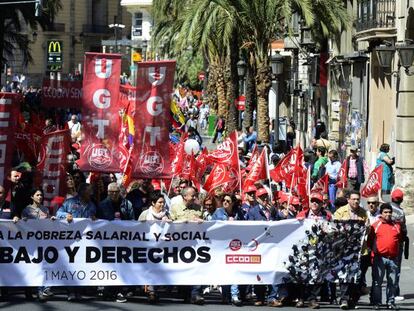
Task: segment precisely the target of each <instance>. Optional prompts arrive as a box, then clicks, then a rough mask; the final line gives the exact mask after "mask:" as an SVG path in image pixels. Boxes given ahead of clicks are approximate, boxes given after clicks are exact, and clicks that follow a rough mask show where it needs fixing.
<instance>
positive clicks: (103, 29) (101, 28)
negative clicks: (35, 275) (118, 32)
mask: <svg viewBox="0 0 414 311" xmlns="http://www.w3.org/2000/svg"><path fill="white" fill-rule="evenodd" d="M82 30H83V32H84V33H99V34H107V33H112V32H113V30H111V29H110V28H109V26H108V25H94V24H84V25H83V26H82Z"/></svg>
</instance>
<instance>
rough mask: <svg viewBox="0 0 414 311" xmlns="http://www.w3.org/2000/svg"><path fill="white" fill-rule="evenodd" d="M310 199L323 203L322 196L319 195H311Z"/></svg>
mask: <svg viewBox="0 0 414 311" xmlns="http://www.w3.org/2000/svg"><path fill="white" fill-rule="evenodd" d="M310 199H311V200H312V199H314V200H318V201H320V202H323V195H322V194H320V193H311V195H310Z"/></svg>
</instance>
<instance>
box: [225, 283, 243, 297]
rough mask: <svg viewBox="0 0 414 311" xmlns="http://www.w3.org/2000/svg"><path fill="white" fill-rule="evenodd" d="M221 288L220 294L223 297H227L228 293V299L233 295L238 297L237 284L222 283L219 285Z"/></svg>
mask: <svg viewBox="0 0 414 311" xmlns="http://www.w3.org/2000/svg"><path fill="white" fill-rule="evenodd" d="M221 289H222V296H223V298H224V299H228V298H229V294H230V299H232V298H233V297H237V298H240V295H239V294H240V291H239V285H223V286H221Z"/></svg>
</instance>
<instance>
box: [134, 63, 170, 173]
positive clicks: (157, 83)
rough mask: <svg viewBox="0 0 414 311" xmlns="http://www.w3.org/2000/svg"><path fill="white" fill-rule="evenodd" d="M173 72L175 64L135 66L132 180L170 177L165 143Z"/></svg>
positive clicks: (166, 142) (168, 155) (167, 146)
mask: <svg viewBox="0 0 414 311" xmlns="http://www.w3.org/2000/svg"><path fill="white" fill-rule="evenodd" d="M174 71H175V61H162V62H144V63H140V64H139V66H138V74H137V76H138V78H137V91H136V109H137V113H135V117H134V124H135V125H136V135H135V137H134V140H135V142H134V146H135V148H134V152H133V154H132V163H134V168H133V173H132V175H133V176H134V177H135V178H157V179H164V178H171V176H172V170H171V160H170V150H169V144H168V142H169V140H170V137H169V126H170V120H169V115H170V104H171V93H172V90H173V82H174ZM138 111H139V113H138Z"/></svg>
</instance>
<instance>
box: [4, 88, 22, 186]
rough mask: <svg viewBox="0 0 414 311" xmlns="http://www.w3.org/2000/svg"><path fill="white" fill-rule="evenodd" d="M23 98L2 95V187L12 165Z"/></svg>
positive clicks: (19, 95)
mask: <svg viewBox="0 0 414 311" xmlns="http://www.w3.org/2000/svg"><path fill="white" fill-rule="evenodd" d="M21 97H22V96H21V94H18V93H0V185H4V181H5V176H6V174H7V172H9V171H10V169H11V165H12V159H13V151H14V146H13V142H14V140H15V138H14V135H15V132H16V128H17V118H16V115H17V113H18V111H19V101H20V100H21Z"/></svg>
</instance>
